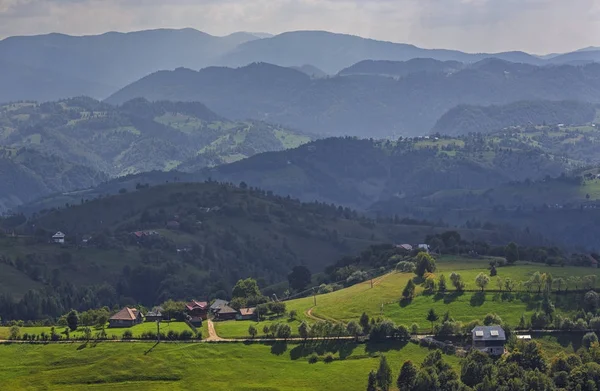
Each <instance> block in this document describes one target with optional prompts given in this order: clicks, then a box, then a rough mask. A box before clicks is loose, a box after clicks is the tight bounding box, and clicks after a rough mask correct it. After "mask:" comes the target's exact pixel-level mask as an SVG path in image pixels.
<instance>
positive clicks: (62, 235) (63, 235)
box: [52, 231, 65, 238]
mask: <svg viewBox="0 0 600 391" xmlns="http://www.w3.org/2000/svg"><path fill="white" fill-rule="evenodd" d="M52 237H53V238H64V237H65V234H64V233H62V232H60V231H58V232H57V233H55V234H54V235H53V236H52Z"/></svg>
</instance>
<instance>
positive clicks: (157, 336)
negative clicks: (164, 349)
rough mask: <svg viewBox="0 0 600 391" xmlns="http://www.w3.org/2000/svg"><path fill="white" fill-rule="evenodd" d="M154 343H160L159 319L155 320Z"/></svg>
mask: <svg viewBox="0 0 600 391" xmlns="http://www.w3.org/2000/svg"><path fill="white" fill-rule="evenodd" d="M156 343H160V320H157V321H156Z"/></svg>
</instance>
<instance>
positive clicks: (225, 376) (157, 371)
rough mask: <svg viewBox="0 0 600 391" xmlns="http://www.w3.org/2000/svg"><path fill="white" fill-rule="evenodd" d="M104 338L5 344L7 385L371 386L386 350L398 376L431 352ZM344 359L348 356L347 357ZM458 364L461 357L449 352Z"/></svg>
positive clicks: (2, 379) (2, 377)
mask: <svg viewBox="0 0 600 391" xmlns="http://www.w3.org/2000/svg"><path fill="white" fill-rule="evenodd" d="M152 346H153V344H151V343H110V342H105V343H100V344H97V345H96V346H94V347H92V346H90V345H88V346H83V345H79V344H77V343H74V344H68V345H45V346H44V345H16V344H15V345H3V346H0V384H2V389H7V390H25V389H28V390H29V389H33V390H84V389H86V390H87V389H90V388H91V389H94V390H111V391H112V390H131V389H144V390H190V389H203V390H216V391H219V390H223V391H225V390H227V391H230V390H245V391H250V390H264V391H266V390H269V391H271V390H273V391H275V390H278V391H286V390H293V391H302V390H330V391H336V390H340V391H342V390H343V391H348V390H364V389H365V387H366V382H367V376H368V373H369V371H371V370H372V369H376V368H377V365H378V359H377V358H376V357H374V356H376V355H377V353H378V352H380V351H382V352H384V354H385V355H386V356H387V358H388V362H389V363H390V365H391V366H392V369H393V372H394V373H393V376H394V378H396V377H397V376H398V371H399V369H400V366H401V365H402V363H403V362H404V361H405V360H408V359H410V360H412V361H413V362H415V363H420V362H421V361H422V360H423V358H424V357H425V356H426V355H427V354H428V352H429V351H428V350H427V349H424V348H421V347H419V346H417V345H414V344H411V343H409V344H407V345H405V346H400V345H395V346H394V345H391V344H389V343H388V344H386V345H385V346H369V345H355V344H343V345H340V346H335V347H332V349H331V350H333V351H335V354H334V356H335V358H336V360H335V361H334V362H332V363H329V364H326V363H324V362H323V361H319V362H318V363H316V364H309V363H308V360H307V358H306V357H307V356H308V355H309V354H311V353H312V351H313V349H308V348H303V345H293V344H288V345H282V344H280V345H274V346H267V345H259V344H251V345H244V344H214V345H213V344H161V345H158V346H156V347H155V348H154V349H153V350H152V351H151V352H149V353H147V354H146V352H148V350H149V349H151V348H152ZM340 355H341V357H344V359H339V358H340ZM444 359H445V360H446V361H447V362H448V363H450V364H451V365H452V366H454V367H455V368H456V369H458V358H456V357H454V356H444Z"/></svg>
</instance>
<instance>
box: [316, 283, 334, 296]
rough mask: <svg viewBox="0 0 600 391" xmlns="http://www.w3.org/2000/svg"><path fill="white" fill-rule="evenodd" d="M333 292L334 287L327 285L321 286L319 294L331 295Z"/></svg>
mask: <svg viewBox="0 0 600 391" xmlns="http://www.w3.org/2000/svg"><path fill="white" fill-rule="evenodd" d="M331 292H333V287H332V286H331V285H327V284H321V285H319V290H318V293H319V294H320V295H324V294H326V293H331Z"/></svg>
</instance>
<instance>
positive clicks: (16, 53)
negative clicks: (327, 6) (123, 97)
mask: <svg viewBox="0 0 600 391" xmlns="http://www.w3.org/2000/svg"><path fill="white" fill-rule="evenodd" d="M596 49H597V48H588V49H587V50H583V51H578V52H573V53H568V54H563V55H556V56H553V57H549V58H547V59H544V58H541V57H539V56H534V55H530V54H527V53H523V52H505V53H477V54H471V53H464V52H460V51H456V50H445V49H422V48H418V47H416V46H413V45H408V44H401V43H392V42H383V41H376V40H372V39H365V38H361V37H357V36H351V35H344V34H335V33H330V32H325V31H295V32H287V33H283V34H279V35H276V36H271V35H270V34H263V33H245V32H240V33H234V34H231V35H228V36H226V37H215V36H212V35H209V34H206V33H203V32H201V31H197V30H194V29H182V30H169V29H161V30H146V31H138V32H132V33H117V32H109V33H105V34H101V35H92V36H68V35H63V34H48V35H38V36H28V37H9V38H6V39H4V40H2V41H0V58H1V59H3V60H2V61H0V102H7V101H15V100H38V101H46V100H57V99H63V98H68V97H73V96H79V95H87V96H92V97H94V98H97V99H103V98H105V97H107V96H108V95H109V94H111V93H112V92H115V91H116V90H118V89H120V88H122V87H124V86H125V85H127V84H129V83H132V82H134V81H135V80H138V79H140V78H142V77H144V76H146V75H148V74H150V73H153V72H156V71H159V70H173V69H175V68H178V67H186V68H190V69H194V70H198V69H201V68H204V67H207V66H215V65H217V66H231V67H239V66H245V65H248V64H250V63H253V62H268V63H272V64H275V65H279V66H285V67H301V66H303V65H304V64H309V65H310V66H314V67H316V68H318V69H320V70H322V71H323V72H324V73H326V74H336V73H338V72H339V71H340V70H342V69H345V68H347V67H350V66H352V65H353V64H356V63H358V62H360V61H364V60H388V61H408V60H411V59H414V58H431V59H435V60H440V61H459V62H463V63H474V62H477V61H480V60H483V59H485V58H489V57H495V58H498V59H502V60H506V61H511V62H521V63H528V64H534V65H543V64H565V63H570V64H583V63H588V62H591V61H600V50H596Z"/></svg>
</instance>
